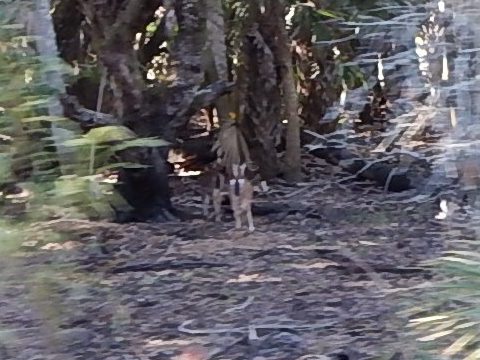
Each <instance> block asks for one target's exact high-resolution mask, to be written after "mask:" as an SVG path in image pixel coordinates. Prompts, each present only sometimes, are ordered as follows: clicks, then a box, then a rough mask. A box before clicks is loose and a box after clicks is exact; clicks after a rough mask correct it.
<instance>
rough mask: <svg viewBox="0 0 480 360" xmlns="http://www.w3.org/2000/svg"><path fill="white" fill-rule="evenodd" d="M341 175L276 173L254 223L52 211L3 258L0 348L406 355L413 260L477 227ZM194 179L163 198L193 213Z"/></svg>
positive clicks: (111, 353)
mask: <svg viewBox="0 0 480 360" xmlns="http://www.w3.org/2000/svg"><path fill="white" fill-rule="evenodd" d="M323 165H324V164H323ZM343 176H344V175H343ZM341 179H342V174H340V173H339V172H338V169H336V168H333V167H329V166H326V165H324V166H322V167H321V170H316V172H312V173H310V174H309V177H308V179H307V182H306V183H303V184H300V185H299V186H297V187H286V186H285V185H279V184H277V185H273V186H272V190H271V191H270V192H269V193H268V194H265V195H261V196H258V197H257V203H256V206H257V208H256V209H257V213H262V212H263V215H261V216H260V215H257V216H255V223H256V227H257V229H256V231H255V232H253V233H248V232H246V231H235V230H233V221H232V219H231V215H229V214H226V215H225V220H224V221H223V222H221V223H214V222H211V221H205V220H203V219H201V218H200V217H199V218H198V219H193V220H191V221H185V222H172V223H163V224H124V225H119V224H110V223H100V222H97V223H95V222H86V221H58V222H55V223H52V224H51V226H52V228H55V229H56V231H59V232H61V233H62V234H63V236H62V237H61V239H59V240H58V241H56V242H52V239H51V238H50V237H46V238H42V239H40V240H39V239H37V242H36V243H33V244H32V243H26V244H25V246H24V247H23V248H22V251H21V252H19V253H18V254H16V256H14V257H10V258H8V260H6V261H3V262H2V264H0V268H1V269H2V274H3V275H2V282H1V287H0V324H1V329H0V330H1V331H0V359H16V360H40V359H62V360H63V359H66V360H67V359H85V360H87V359H88V360H97V359H98V360H114V359H115V360H116V359H119V360H120V359H139V360H146V359H149V360H163V359H165V360H167V359H181V360H206V359H212V360H214V359H215V360H220V359H224V360H227V359H231V360H234V359H235V360H241V359H243V360H244V359H269V360H270V359H271V360H301V359H303V360H314V359H323V360H327V359H338V360H345V359H349V360H360V359H390V358H392V359H413V358H415V356H414V355H413V349H414V345H415V344H414V343H413V340H412V339H411V337H410V336H408V334H407V333H406V331H405V328H404V324H405V321H406V320H407V319H405V318H402V317H401V316H399V315H398V311H399V310H401V309H403V308H404V306H405V303H408V302H410V303H411V304H412V305H414V304H415V302H416V301H419V300H418V297H417V294H418V292H419V291H421V290H420V289H418V288H419V287H422V286H425V285H426V284H428V282H429V281H432V276H434V274H432V273H431V272H429V271H426V270H423V269H422V268H421V267H420V266H421V264H422V261H424V260H427V259H431V258H433V257H434V256H436V255H438V254H439V252H440V251H442V250H443V249H445V248H446V247H447V245H446V244H448V241H449V240H450V239H455V238H456V237H458V236H459V235H461V236H465V237H468V236H473V235H472V234H468V233H465V230H463V229H464V228H462V227H458V228H457V227H456V226H455V225H454V224H452V223H445V222H441V221H439V220H435V214H436V211H437V209H436V207H435V205H434V203H433V201H424V200H422V201H420V200H418V199H419V198H418V197H415V194H414V193H409V192H407V193H401V194H386V193H383V192H382V191H381V190H379V189H376V188H375V187H374V186H373V185H370V184H358V183H354V182H350V183H342V182H341V181H340V180H341ZM194 187H195V185H194V184H193V182H192V181H189V180H185V183H184V184H183V185H182V186H176V189H177V192H176V195H175V198H174V202H175V203H176V204H177V205H178V206H179V207H182V208H183V209H184V210H188V211H190V212H192V213H200V212H201V207H200V204H201V199H200V198H199V197H197V196H196V195H195V194H194V191H193V189H194ZM415 200H417V201H415ZM39 233H40V232H39ZM192 345H193V346H200V347H199V348H198V349H201V350H198V351H197V350H195V351H193V352H192V353H191V354H190V355H188V354H187V350H186V349H188V348H191V346H192ZM182 351H183V355H182V356H180V354H181V353H182ZM195 354H196V355H195Z"/></svg>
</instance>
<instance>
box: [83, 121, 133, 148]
mask: <svg viewBox="0 0 480 360" xmlns="http://www.w3.org/2000/svg"><path fill="white" fill-rule="evenodd" d="M85 137H86V138H87V139H89V140H91V141H92V143H95V144H101V143H107V142H115V141H122V140H131V139H135V138H136V137H137V135H136V134H135V133H134V132H133V131H132V130H130V129H129V128H127V127H126V126H121V125H109V126H102V127H99V128H95V129H92V130H90V131H89V132H88V133H87V134H86V135H85Z"/></svg>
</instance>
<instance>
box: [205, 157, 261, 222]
mask: <svg viewBox="0 0 480 360" xmlns="http://www.w3.org/2000/svg"><path fill="white" fill-rule="evenodd" d="M247 170H248V168H247V165H246V164H241V165H233V166H232V174H231V175H227V174H226V172H225V169H222V168H220V167H218V166H215V165H214V166H212V167H211V168H209V169H208V170H207V171H205V172H204V173H203V174H202V175H201V177H200V179H199V181H200V183H201V185H202V188H203V191H202V195H203V214H204V216H205V217H208V212H209V211H208V208H209V205H210V198H211V199H212V202H213V211H214V217H215V221H220V220H221V216H222V213H221V210H222V201H223V198H224V197H225V196H229V198H230V205H231V208H232V211H233V215H234V218H235V227H236V228H237V229H239V228H241V226H242V217H243V215H246V217H247V221H248V229H249V230H250V231H254V230H255V227H254V225H253V216H252V211H251V203H252V201H253V195H254V192H255V191H263V192H266V191H268V186H267V184H266V182H265V181H261V179H260V176H259V175H258V174H256V175H255V176H253V178H252V179H248V177H247V176H246V172H247ZM248 175H250V176H252V175H253V174H248Z"/></svg>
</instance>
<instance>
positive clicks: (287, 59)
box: [270, 0, 302, 182]
mask: <svg viewBox="0 0 480 360" xmlns="http://www.w3.org/2000/svg"><path fill="white" fill-rule="evenodd" d="M270 1H271V3H272V4H271V9H272V17H273V18H274V19H275V20H276V21H277V22H278V33H277V34H278V36H277V46H276V57H277V61H278V64H279V67H280V72H281V73H280V76H281V85H282V86H281V88H282V100H283V105H284V112H285V117H286V120H287V121H288V123H287V132H286V151H285V158H284V160H285V167H284V176H285V179H286V180H287V181H291V182H298V181H300V180H301V177H302V168H301V158H300V152H301V147H300V126H301V125H300V124H301V122H300V117H299V116H298V95H297V90H296V84H295V76H294V73H293V64H292V54H291V51H290V46H291V40H290V38H289V36H288V33H287V28H286V23H285V4H284V2H283V1H282V0H270Z"/></svg>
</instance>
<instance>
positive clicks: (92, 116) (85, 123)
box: [60, 95, 119, 131]
mask: <svg viewBox="0 0 480 360" xmlns="http://www.w3.org/2000/svg"><path fill="white" fill-rule="evenodd" d="M60 102H61V103H62V105H63V113H64V115H65V116H66V117H68V118H69V119H71V120H73V121H75V122H77V123H79V124H80V126H81V127H82V130H84V131H87V130H90V129H92V128H95V127H100V126H105V125H118V123H119V122H118V121H117V119H116V118H115V117H113V116H112V115H110V114H105V113H100V112H97V111H93V110H90V109H87V108H84V107H83V106H81V105H80V103H79V102H78V99H77V98H76V97H75V96H73V95H62V96H61V97H60Z"/></svg>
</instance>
